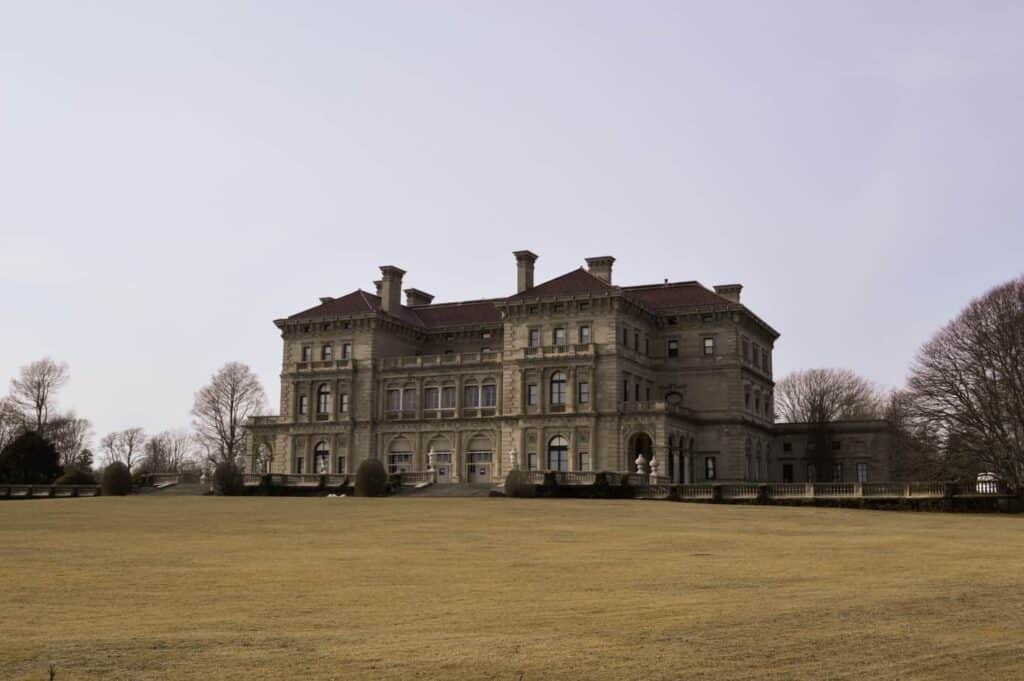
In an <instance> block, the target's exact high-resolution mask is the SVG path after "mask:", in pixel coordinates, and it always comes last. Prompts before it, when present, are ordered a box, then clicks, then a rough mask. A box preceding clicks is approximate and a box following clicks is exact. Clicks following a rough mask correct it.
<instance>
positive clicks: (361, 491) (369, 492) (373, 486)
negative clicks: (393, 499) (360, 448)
mask: <svg viewBox="0 0 1024 681" xmlns="http://www.w3.org/2000/svg"><path fill="white" fill-rule="evenodd" d="M387 493H388V472H387V471H386V470H384V464H382V463H381V462H380V460H378V459H367V460H366V461H363V462H362V463H361V464H359V469H358V470H356V486H355V490H354V494H355V495H356V496H357V497H383V496H386V495H387Z"/></svg>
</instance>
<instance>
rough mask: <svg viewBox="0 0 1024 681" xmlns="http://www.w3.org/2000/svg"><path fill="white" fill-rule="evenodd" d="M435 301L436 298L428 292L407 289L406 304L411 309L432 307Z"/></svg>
mask: <svg viewBox="0 0 1024 681" xmlns="http://www.w3.org/2000/svg"><path fill="white" fill-rule="evenodd" d="M433 300H434V296H432V295H430V294H429V293H427V292H426V291H421V290H419V289H418V288H407V289H405V304H406V305H408V306H409V307H414V306H416V305H430V303H431V302H433Z"/></svg>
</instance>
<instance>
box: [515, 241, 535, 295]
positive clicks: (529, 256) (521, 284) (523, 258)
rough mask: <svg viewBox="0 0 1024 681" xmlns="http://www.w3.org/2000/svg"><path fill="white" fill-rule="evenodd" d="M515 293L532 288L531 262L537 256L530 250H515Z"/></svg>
mask: <svg viewBox="0 0 1024 681" xmlns="http://www.w3.org/2000/svg"><path fill="white" fill-rule="evenodd" d="M512 255H514V256H516V293H522V292H523V291H525V290H526V289H528V288H533V263H534V262H535V261H536V260H537V258H538V257H539V256H538V255H537V254H536V253H532V252H530V251H516V252H515V253H513V254H512Z"/></svg>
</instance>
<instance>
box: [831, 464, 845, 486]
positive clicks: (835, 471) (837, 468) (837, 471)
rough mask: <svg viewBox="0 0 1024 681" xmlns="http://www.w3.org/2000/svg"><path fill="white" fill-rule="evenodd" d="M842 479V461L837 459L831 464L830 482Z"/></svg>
mask: <svg viewBox="0 0 1024 681" xmlns="http://www.w3.org/2000/svg"><path fill="white" fill-rule="evenodd" d="M842 481H843V463H842V462H841V461H837V462H836V463H835V464H833V466H832V482H842Z"/></svg>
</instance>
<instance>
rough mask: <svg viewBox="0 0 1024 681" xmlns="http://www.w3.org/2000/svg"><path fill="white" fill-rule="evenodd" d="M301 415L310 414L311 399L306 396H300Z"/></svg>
mask: <svg viewBox="0 0 1024 681" xmlns="http://www.w3.org/2000/svg"><path fill="white" fill-rule="evenodd" d="M299 413H300V414H308V413H309V397H308V396H306V395H299Z"/></svg>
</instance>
